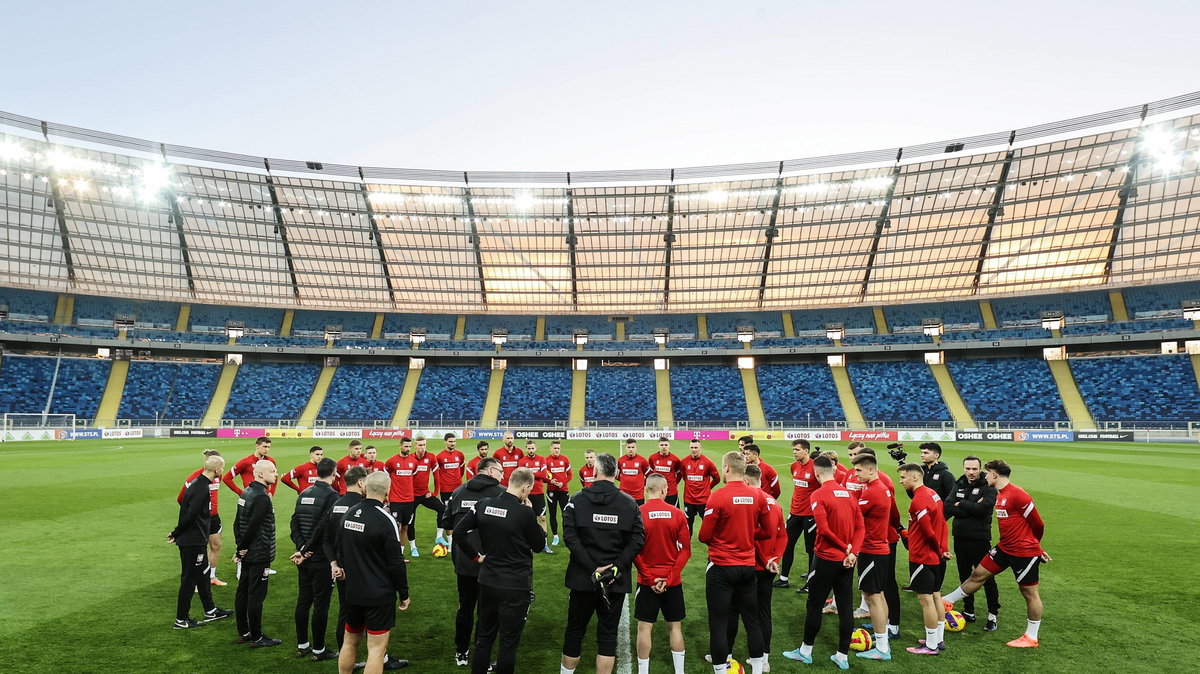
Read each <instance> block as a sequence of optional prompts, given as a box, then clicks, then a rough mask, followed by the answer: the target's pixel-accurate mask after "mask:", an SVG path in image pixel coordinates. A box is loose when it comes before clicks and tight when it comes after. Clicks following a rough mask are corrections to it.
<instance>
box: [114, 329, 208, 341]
mask: <svg viewBox="0 0 1200 674" xmlns="http://www.w3.org/2000/svg"><path fill="white" fill-rule="evenodd" d="M129 337H130V338H131V339H132V340H133V341H134V342H148V343H152V342H167V343H174V342H184V343H188V342H190V343H192V344H225V343H227V342H229V338H228V337H226V336H225V335H220V334H216V333H207V332H173V331H170V330H142V329H138V330H132V331H130V333H129Z"/></svg>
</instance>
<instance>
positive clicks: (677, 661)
mask: <svg viewBox="0 0 1200 674" xmlns="http://www.w3.org/2000/svg"><path fill="white" fill-rule="evenodd" d="M683 653H684V651H671V664H673V665H675V674H683Z"/></svg>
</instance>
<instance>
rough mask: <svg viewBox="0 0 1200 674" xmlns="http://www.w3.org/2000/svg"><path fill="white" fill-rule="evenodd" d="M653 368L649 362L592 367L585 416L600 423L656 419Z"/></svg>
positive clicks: (619, 423)
mask: <svg viewBox="0 0 1200 674" xmlns="http://www.w3.org/2000/svg"><path fill="white" fill-rule="evenodd" d="M657 410H658V404H657V401H656V399H655V388H654V368H652V367H650V365H648V364H647V365H638V366H612V367H604V366H600V367H595V366H593V367H589V368H588V371H587V400H586V403H585V405H584V416H585V417H586V418H587V420H588V421H589V422H590V421H594V422H596V423H597V424H598V425H600V426H605V425H609V426H615V425H621V424H625V423H629V422H639V423H640V422H642V421H653V420H655V419H657V418H658V417H657Z"/></svg>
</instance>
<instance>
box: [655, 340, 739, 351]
mask: <svg viewBox="0 0 1200 674" xmlns="http://www.w3.org/2000/svg"><path fill="white" fill-rule="evenodd" d="M667 348H668V349H740V348H742V344H741V342H739V341H737V340H736V339H672V340H670V341H668V342H667Z"/></svg>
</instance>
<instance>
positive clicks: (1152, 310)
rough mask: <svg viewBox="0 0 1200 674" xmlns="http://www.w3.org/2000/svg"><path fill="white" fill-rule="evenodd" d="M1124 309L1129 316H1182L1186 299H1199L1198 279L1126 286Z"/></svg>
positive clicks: (1199, 286)
mask: <svg viewBox="0 0 1200 674" xmlns="http://www.w3.org/2000/svg"><path fill="white" fill-rule="evenodd" d="M1122 294H1124V296H1125V309H1126V311H1128V312H1129V316H1130V317H1131V318H1143V317H1154V316H1165V315H1171V316H1182V315H1183V303H1184V301H1186V300H1200V281H1190V282H1187V283H1166V284H1163V285H1152V286H1138V287H1136V288H1126V289H1125V290H1124V291H1123V293H1122Z"/></svg>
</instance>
